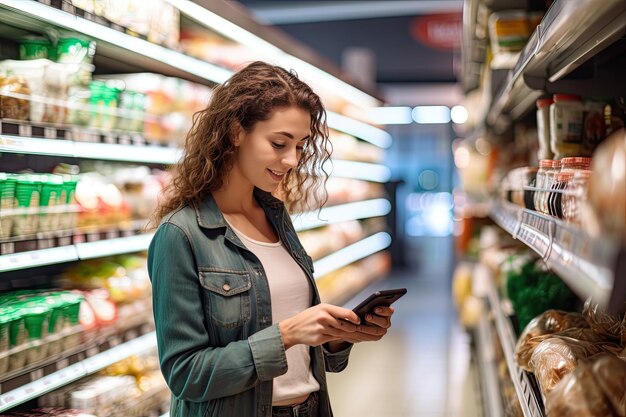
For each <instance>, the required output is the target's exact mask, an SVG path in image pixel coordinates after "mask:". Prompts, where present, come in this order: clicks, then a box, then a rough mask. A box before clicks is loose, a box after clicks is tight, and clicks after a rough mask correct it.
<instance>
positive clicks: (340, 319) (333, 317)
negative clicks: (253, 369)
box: [278, 304, 360, 349]
mask: <svg viewBox="0 0 626 417" xmlns="http://www.w3.org/2000/svg"><path fill="white" fill-rule="evenodd" d="M359 324H360V320H359V316H357V315H356V314H355V313H354V311H352V310H349V309H347V308H343V307H338V306H335V305H332V304H318V305H316V306H313V307H310V308H307V309H306V310H304V311H302V312H300V313H298V314H296V315H295V316H293V317H290V318H288V319H285V320H283V321H281V322H280V324H279V326H278V327H279V329H280V334H281V336H282V338H283V343H284V345H285V349H289V348H290V347H292V346H294V345H300V344H302V345H308V346H319V345H323V344H324V343H327V342H330V341H334V340H348V339H351V337H350V336H351V335H353V334H354V333H355V332H356V331H357V326H358V325H359Z"/></svg>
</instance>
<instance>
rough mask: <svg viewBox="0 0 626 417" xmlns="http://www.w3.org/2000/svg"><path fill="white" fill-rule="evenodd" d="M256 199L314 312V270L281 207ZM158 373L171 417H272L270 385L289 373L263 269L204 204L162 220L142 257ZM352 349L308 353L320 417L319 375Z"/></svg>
mask: <svg viewBox="0 0 626 417" xmlns="http://www.w3.org/2000/svg"><path fill="white" fill-rule="evenodd" d="M254 195H255V198H256V199H257V201H258V202H259V204H260V205H261V206H262V207H263V210H264V211H265V214H266V216H267V218H268V219H269V221H270V223H271V224H272V226H273V227H274V229H275V230H276V232H277V233H278V236H279V237H280V239H281V241H282V242H283V244H284V245H285V247H286V248H287V250H288V251H289V253H290V254H291V256H292V257H293V258H294V260H295V261H296V262H297V263H298V264H299V265H300V267H301V268H302V269H303V270H304V272H305V274H306V276H307V277H308V279H309V280H310V282H311V286H312V288H313V289H314V291H313V299H312V300H311V303H312V305H314V304H318V303H319V302H320V298H319V293H318V291H317V288H316V286H315V280H314V278H313V262H312V260H311V258H310V257H309V256H308V255H307V254H306V252H305V251H304V249H303V247H302V245H301V244H300V241H299V240H298V237H297V235H296V232H295V230H294V228H293V225H292V223H291V219H290V217H289V214H288V213H287V211H286V209H285V207H284V205H283V203H282V202H281V201H280V200H278V199H276V198H274V197H273V196H271V195H270V194H269V193H266V192H264V191H261V190H259V189H255V190H254ZM148 271H149V274H150V280H151V281H152V289H153V309H154V318H155V323H156V333H157V343H158V351H159V360H160V363H161V370H162V372H163V375H164V377H165V380H166V381H167V384H168V386H169V388H170V390H171V392H172V405H171V410H170V416H171V417H209V416H210V417H217V416H219V417H229V416H233V417H270V416H271V414H272V379H273V378H275V377H277V376H279V375H282V374H284V373H285V372H287V358H286V356H285V346H284V344H283V342H282V338H281V336H280V332H279V328H278V324H272V309H271V304H270V292H269V286H268V282H267V277H266V276H265V271H264V270H263V267H262V265H261V263H260V261H259V260H258V258H256V256H254V255H253V254H252V253H251V252H250V251H248V250H247V249H246V247H245V246H244V245H243V243H242V242H241V241H240V240H239V238H238V237H237V235H236V234H235V233H234V231H233V230H232V229H231V228H230V227H229V226H228V224H227V223H226V221H225V220H224V216H223V215H222V213H221V211H220V209H219V208H218V206H217V204H216V203H215V200H214V199H213V197H212V196H211V195H209V196H208V197H207V198H206V199H205V200H204V201H203V202H202V203H200V204H197V205H196V206H186V207H183V208H181V209H179V210H176V211H174V212H173V213H170V214H168V215H167V216H166V217H165V218H164V219H163V220H162V222H161V224H160V226H159V228H158V230H157V232H156V234H155V236H154V238H153V239H152V242H151V243H150V248H149V250H148ZM349 353H350V348H347V349H346V350H343V351H340V352H336V353H330V352H328V351H327V350H326V349H324V348H323V347H315V348H311V349H310V355H311V366H312V371H313V375H314V376H315V378H316V379H317V381H318V382H319V384H320V392H319V394H320V417H331V416H332V411H331V408H330V402H329V398H328V391H327V386H326V376H325V371H329V372H339V371H342V370H343V369H344V368H345V367H346V365H347V364H348V356H349Z"/></svg>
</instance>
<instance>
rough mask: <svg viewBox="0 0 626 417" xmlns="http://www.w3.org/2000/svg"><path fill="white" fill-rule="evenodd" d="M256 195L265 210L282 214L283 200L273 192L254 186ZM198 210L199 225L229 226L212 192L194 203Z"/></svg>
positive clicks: (195, 208) (204, 226)
mask: <svg viewBox="0 0 626 417" xmlns="http://www.w3.org/2000/svg"><path fill="white" fill-rule="evenodd" d="M254 197H255V198H256V199H257V201H258V202H259V204H260V205H261V207H263V210H264V211H265V213H267V214H272V213H273V214H274V215H278V214H280V212H281V210H284V209H285V208H284V205H283V202H282V201H280V200H279V199H277V198H276V197H274V196H273V195H272V194H270V193H268V192H266V191H263V190H261V189H259V188H256V187H255V188H254ZM193 208H194V210H195V212H196V220H197V221H198V225H199V226H200V227H203V228H205V229H218V228H220V227H227V223H226V220H225V219H224V215H223V214H222V211H221V210H220V208H219V207H218V206H217V203H216V202H215V199H214V198H213V194H210V193H209V195H208V196H207V197H206V198H205V199H204V200H202V201H200V202H198V203H194V204H193Z"/></svg>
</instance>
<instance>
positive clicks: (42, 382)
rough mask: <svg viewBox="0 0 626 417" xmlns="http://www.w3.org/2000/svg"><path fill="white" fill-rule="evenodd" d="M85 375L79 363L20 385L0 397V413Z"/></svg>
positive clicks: (81, 364) (82, 366)
mask: <svg viewBox="0 0 626 417" xmlns="http://www.w3.org/2000/svg"><path fill="white" fill-rule="evenodd" d="M85 375H87V372H86V370H85V367H84V365H83V363H82V362H79V363H76V364H74V365H70V366H68V367H66V368H64V369H62V370H60V371H58V372H55V373H53V374H50V375H46V376H44V377H41V378H39V379H37V380H36V381H33V382H30V383H28V384H26V385H22V386H21V387H19V388H16V389H14V390H13V391H9V392H7V393H5V394H2V395H0V412H3V411H5V410H8V409H10V408H13V407H15V406H17V405H19V404H22V403H25V402H26V401H30V400H32V399H33V398H37V397H39V396H41V395H43V394H45V393H47V392H50V391H52V390H54V389H56V388H58V387H62V386H64V385H67V384H69V383H70V382H74V381H76V380H78V379H80V378H82V377H84V376H85Z"/></svg>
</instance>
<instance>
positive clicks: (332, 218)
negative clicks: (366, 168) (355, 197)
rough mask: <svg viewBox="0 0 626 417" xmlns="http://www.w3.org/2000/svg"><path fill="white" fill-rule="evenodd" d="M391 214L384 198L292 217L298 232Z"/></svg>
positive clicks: (389, 205) (389, 204) (325, 208)
mask: <svg viewBox="0 0 626 417" xmlns="http://www.w3.org/2000/svg"><path fill="white" fill-rule="evenodd" d="M390 212H391V203H390V202H389V201H388V200H386V199H384V198H376V199H373V200H364V201H357V202H354V203H347V204H340V205H336V206H331V207H324V208H322V210H321V211H317V210H315V211H309V212H306V213H301V214H294V215H293V216H291V220H292V221H293V225H294V228H295V229H296V231H297V232H302V231H304V230H310V229H315V228H317V227H323V226H328V225H329V224H333V223H341V222H346V221H350V220H361V219H369V218H372V217H381V216H386V215H387V214H389V213H390Z"/></svg>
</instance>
